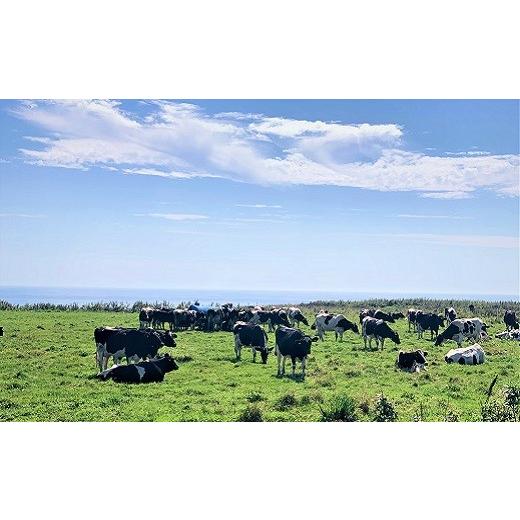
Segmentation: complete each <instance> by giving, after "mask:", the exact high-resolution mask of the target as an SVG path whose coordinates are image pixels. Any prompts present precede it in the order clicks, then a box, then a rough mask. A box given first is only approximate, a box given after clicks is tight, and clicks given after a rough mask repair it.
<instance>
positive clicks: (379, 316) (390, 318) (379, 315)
mask: <svg viewBox="0 0 520 520" xmlns="http://www.w3.org/2000/svg"><path fill="white" fill-rule="evenodd" d="M373 317H374V318H375V319H376V320H384V321H387V322H388V323H395V318H394V315H393V314H389V313H388V312H383V311H382V310H381V309H377V310H376V311H375V312H374V315H373Z"/></svg>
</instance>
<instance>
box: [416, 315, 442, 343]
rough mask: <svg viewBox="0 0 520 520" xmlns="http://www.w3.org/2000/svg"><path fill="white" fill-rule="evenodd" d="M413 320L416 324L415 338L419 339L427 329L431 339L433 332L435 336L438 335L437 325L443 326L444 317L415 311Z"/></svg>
mask: <svg viewBox="0 0 520 520" xmlns="http://www.w3.org/2000/svg"><path fill="white" fill-rule="evenodd" d="M415 321H416V324H417V339H421V338H422V337H423V334H424V331H425V330H429V331H430V333H431V339H432V340H433V334H434V333H435V337H437V336H438V335H439V327H440V326H441V325H442V326H443V327H444V318H443V317H442V316H439V315H438V314H433V313H422V312H421V313H417V315H416V317H415Z"/></svg>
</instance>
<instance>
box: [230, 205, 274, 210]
mask: <svg viewBox="0 0 520 520" xmlns="http://www.w3.org/2000/svg"><path fill="white" fill-rule="evenodd" d="M235 206H237V207H238V208H259V209H265V208H272V209H280V208H281V207H282V206H280V205H278V204H235Z"/></svg>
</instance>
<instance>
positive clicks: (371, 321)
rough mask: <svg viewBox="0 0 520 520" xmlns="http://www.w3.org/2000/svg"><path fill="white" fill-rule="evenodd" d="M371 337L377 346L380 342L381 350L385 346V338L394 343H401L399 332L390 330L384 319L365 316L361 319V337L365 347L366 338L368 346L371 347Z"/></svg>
mask: <svg viewBox="0 0 520 520" xmlns="http://www.w3.org/2000/svg"><path fill="white" fill-rule="evenodd" d="M373 338H375V340H376V347H377V348H379V343H381V350H383V348H384V346H385V339H386V338H388V339H391V340H392V341H393V342H394V343H395V344H396V345H399V344H400V343H401V340H400V339H399V334H398V333H397V332H395V331H394V330H392V329H391V328H390V326H389V325H388V323H386V321H384V320H377V319H376V318H371V317H370V316H367V317H366V318H365V319H364V320H363V339H364V341H365V348H367V339H368V347H369V348H372V339H373Z"/></svg>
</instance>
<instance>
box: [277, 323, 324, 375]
mask: <svg viewBox="0 0 520 520" xmlns="http://www.w3.org/2000/svg"><path fill="white" fill-rule="evenodd" d="M275 338H276V355H277V357H278V376H283V375H284V374H285V360H286V359H287V358H288V357H290V358H291V361H292V375H293V377H294V373H295V371H296V360H297V359H299V360H300V361H301V364H302V379H305V366H306V365H307V356H308V355H309V354H310V352H311V343H313V342H315V341H318V338H317V337H316V336H314V337H312V338H311V337H310V336H308V335H307V334H304V333H303V332H302V331H301V330H299V329H293V328H290V327H284V326H283V325H282V326H280V327H278V328H277V329H276V332H275Z"/></svg>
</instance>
